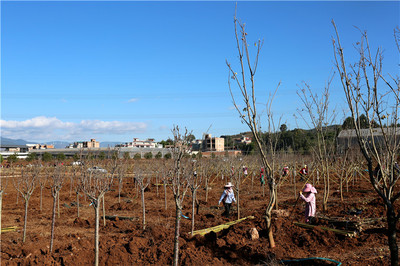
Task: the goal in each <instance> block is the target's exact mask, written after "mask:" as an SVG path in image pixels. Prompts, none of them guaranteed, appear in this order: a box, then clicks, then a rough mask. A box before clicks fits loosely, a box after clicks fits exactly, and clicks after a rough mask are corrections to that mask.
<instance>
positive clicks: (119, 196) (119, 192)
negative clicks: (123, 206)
mask: <svg viewBox="0 0 400 266" xmlns="http://www.w3.org/2000/svg"><path fill="white" fill-rule="evenodd" d="M121 183H122V180H121V179H120V180H119V184H118V203H121V188H122V186H121Z"/></svg>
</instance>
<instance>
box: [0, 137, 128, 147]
mask: <svg viewBox="0 0 400 266" xmlns="http://www.w3.org/2000/svg"><path fill="white" fill-rule="evenodd" d="M0 143H1V144H2V145H26V144H30V143H37V142H36V141H26V140H23V139H9V138H3V137H1V139H0ZM70 143H71V142H65V141H49V142H45V143H40V144H51V145H54V148H56V149H63V148H65V147H66V146H68V145H69V144H70ZM120 143H122V142H112V141H105V142H100V147H102V148H103V147H104V148H107V147H114V146H115V145H117V144H120Z"/></svg>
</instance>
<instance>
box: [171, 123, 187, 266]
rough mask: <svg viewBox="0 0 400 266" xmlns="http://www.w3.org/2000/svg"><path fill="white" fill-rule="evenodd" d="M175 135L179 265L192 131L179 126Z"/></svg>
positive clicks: (176, 253)
mask: <svg viewBox="0 0 400 266" xmlns="http://www.w3.org/2000/svg"><path fill="white" fill-rule="evenodd" d="M172 134H173V136H174V145H173V147H172V148H171V155H172V159H173V166H172V169H171V170H172V171H171V172H170V173H171V174H172V175H171V180H170V182H171V189H172V193H173V194H174V199H175V238H174V258H173V265H174V266H177V265H179V235H180V222H181V215H182V208H183V200H184V199H185V195H186V192H187V190H188V188H189V182H188V180H189V176H191V173H188V169H189V167H188V165H187V162H186V161H187V159H185V157H184V156H185V154H188V152H189V145H188V144H189V141H188V137H189V135H190V133H189V132H188V131H187V129H185V132H184V133H182V132H180V129H179V127H178V126H175V127H174V128H173V129H172Z"/></svg>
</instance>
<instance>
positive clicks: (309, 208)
mask: <svg viewBox="0 0 400 266" xmlns="http://www.w3.org/2000/svg"><path fill="white" fill-rule="evenodd" d="M303 193H304V195H303ZM315 194H317V190H316V189H315V187H313V186H312V185H311V184H306V185H305V187H304V188H303V191H300V198H301V199H302V200H304V201H305V202H306V211H305V218H306V222H307V223H311V222H312V219H313V218H314V216H315V211H316V204H315Z"/></svg>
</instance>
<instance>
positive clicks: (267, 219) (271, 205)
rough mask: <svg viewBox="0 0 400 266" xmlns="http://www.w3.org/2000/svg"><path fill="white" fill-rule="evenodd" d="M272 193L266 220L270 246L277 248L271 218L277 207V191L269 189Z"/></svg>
mask: <svg viewBox="0 0 400 266" xmlns="http://www.w3.org/2000/svg"><path fill="white" fill-rule="evenodd" d="M269 191H270V199H269V203H268V207H267V210H266V216H265V220H266V222H267V233H268V241H269V246H270V247H271V248H274V247H275V240H274V235H273V232H272V227H271V225H272V216H271V212H272V209H273V208H274V205H275V199H276V198H275V196H276V195H275V189H274V188H273V187H270V189H269Z"/></svg>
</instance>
